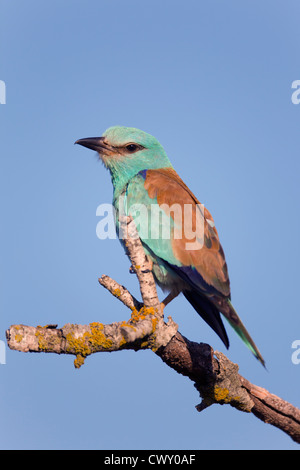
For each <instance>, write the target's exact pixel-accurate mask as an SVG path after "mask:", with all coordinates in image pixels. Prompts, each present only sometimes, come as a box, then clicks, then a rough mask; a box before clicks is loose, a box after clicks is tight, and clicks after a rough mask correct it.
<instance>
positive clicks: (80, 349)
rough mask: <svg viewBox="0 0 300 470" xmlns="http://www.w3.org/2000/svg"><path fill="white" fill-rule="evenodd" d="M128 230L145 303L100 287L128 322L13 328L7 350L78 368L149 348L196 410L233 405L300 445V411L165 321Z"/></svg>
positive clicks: (105, 282)
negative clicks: (95, 358) (67, 358)
mask: <svg viewBox="0 0 300 470" xmlns="http://www.w3.org/2000/svg"><path fill="white" fill-rule="evenodd" d="M123 223H124V224H126V225H125V229H126V230H127V239H126V248H127V252H128V256H129V258H130V261H131V263H132V266H133V269H134V271H135V273H136V275H137V277H138V280H139V284H140V290H141V295H142V299H143V303H141V302H139V301H138V300H137V299H135V298H134V297H133V296H132V295H131V293H130V292H129V291H128V290H127V289H126V288H125V287H124V286H122V285H120V284H118V283H117V282H116V281H115V280H113V279H111V278H110V277H109V276H105V275H103V276H102V277H101V278H100V279H99V283H100V285H102V286H103V287H105V288H106V289H107V290H108V291H109V292H110V293H111V294H112V295H114V296H115V297H117V298H118V299H119V300H120V301H121V302H122V303H123V304H124V305H125V306H126V307H128V308H129V309H130V310H131V317H130V319H129V320H127V321H122V322H117V323H112V324H110V325H104V324H102V323H98V322H95V323H90V324H89V325H73V324H67V325H65V326H63V327H62V328H57V325H46V326H44V327H41V326H38V327H36V328H35V327H32V326H25V325H13V326H11V328H10V329H9V330H7V332H6V336H7V342H8V346H9V347H10V348H11V349H14V350H18V351H22V352H48V353H56V354H72V355H75V356H76V358H75V361H74V365H75V367H77V368H79V367H80V366H81V365H82V364H83V363H84V360H85V358H86V357H87V356H89V355H90V354H94V353H96V352H104V351H106V352H112V351H120V350H122V349H133V350H140V349H151V350H152V351H154V352H155V353H156V354H157V355H158V356H159V357H160V358H161V359H162V360H163V361H164V362H165V363H166V364H167V365H168V366H169V367H171V368H173V369H174V370H176V371H177V372H178V373H180V374H182V375H184V376H187V377H189V378H190V379H191V380H192V381H193V382H194V384H195V387H196V389H197V390H198V391H199V393H200V396H201V398H202V402H201V403H200V404H199V405H198V406H197V407H196V408H197V410H198V411H202V410H203V409H204V408H207V407H208V406H210V405H212V404H221V405H223V404H229V405H231V406H233V407H234V408H236V409H238V410H240V411H244V412H249V413H250V412H251V413H253V415H255V416H256V417H257V418H259V419H260V420H262V421H264V422H266V423H269V424H272V425H273V426H276V427H277V428H279V429H281V430H282V431H284V432H285V433H287V434H288V435H289V436H290V437H291V438H292V439H293V440H294V441H295V442H298V443H300V410H299V409H297V408H295V407H294V406H293V405H291V404H290V403H288V402H286V401H284V400H282V399H281V398H279V397H277V396H276V395H273V394H271V393H270V392H268V391H267V390H265V389H263V388H261V387H258V386H256V385H253V384H251V383H250V382H249V381H248V380H246V379H245V378H244V377H242V376H240V375H239V373H238V365H237V364H234V363H233V362H231V361H230V360H229V359H228V358H227V357H226V356H225V355H224V354H222V353H220V352H218V351H214V350H213V349H212V348H211V346H209V345H208V344H204V343H200V344H199V343H195V342H192V341H189V340H188V339H187V338H185V337H184V336H182V335H181V334H180V333H179V332H178V331H177V325H176V324H175V323H174V322H173V320H172V318H171V317H169V318H168V322H167V323H165V322H164V320H163V312H162V309H161V307H160V302H159V299H158V296H157V291H156V286H155V282H154V278H153V274H152V272H151V266H150V264H149V261H148V260H147V258H146V256H145V252H144V249H143V246H142V243H141V241H140V239H139V238H138V236H137V232H136V229H135V226H134V224H133V222H132V220H131V219H129V218H126V219H125V220H124V221H123Z"/></svg>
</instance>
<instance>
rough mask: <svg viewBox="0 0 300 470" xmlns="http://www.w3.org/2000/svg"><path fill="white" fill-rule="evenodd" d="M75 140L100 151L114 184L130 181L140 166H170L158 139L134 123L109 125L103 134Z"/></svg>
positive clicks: (152, 167)
mask: <svg viewBox="0 0 300 470" xmlns="http://www.w3.org/2000/svg"><path fill="white" fill-rule="evenodd" d="M75 144H79V145H83V146H84V147H87V148H89V149H92V150H96V151H97V152H98V154H99V156H100V158H101V160H102V161H103V163H104V165H105V166H106V167H107V168H108V169H109V171H110V173H111V175H112V180H113V183H114V184H115V183H117V182H119V181H122V182H125V183H126V182H128V181H129V179H130V178H132V177H133V176H134V175H136V174H137V173H138V172H139V171H141V170H145V169H158V168H164V167H170V166H171V163H170V160H169V159H168V157H167V155H166V153H165V151H164V149H163V147H162V146H161V145H160V143H159V142H158V141H157V139H155V137H153V136H152V135H150V134H147V133H146V132H143V131H141V130H139V129H135V128H134V127H121V126H115V127H110V128H109V129H107V130H106V131H105V132H104V134H103V135H102V137H87V138H85V139H79V140H77V141H76V142H75Z"/></svg>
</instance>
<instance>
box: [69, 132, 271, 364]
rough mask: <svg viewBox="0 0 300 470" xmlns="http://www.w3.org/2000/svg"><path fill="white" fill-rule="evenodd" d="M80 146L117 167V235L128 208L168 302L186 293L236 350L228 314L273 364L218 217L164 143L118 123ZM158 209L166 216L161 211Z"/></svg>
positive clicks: (113, 168)
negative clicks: (237, 290)
mask: <svg viewBox="0 0 300 470" xmlns="http://www.w3.org/2000/svg"><path fill="white" fill-rule="evenodd" d="M75 144H78V145H81V146H83V147H86V148H88V149H91V150H95V151H96V152H97V153H98V155H99V158H100V160H101V161H102V162H103V163H104V166H105V167H106V168H107V169H108V170H109V172H110V176H111V180H112V185H113V206H114V209H115V211H116V212H115V213H116V218H115V223H116V231H117V234H119V233H120V215H121V211H123V212H122V213H123V215H124V214H125V215H130V216H131V217H132V218H133V220H134V221H135V225H136V228H137V231H138V234H139V237H140V239H141V242H142V245H143V248H144V251H145V254H146V256H147V259H148V260H149V263H150V265H151V269H152V273H153V276H154V279H155V282H156V284H157V285H158V286H159V287H160V288H161V289H162V290H163V291H165V292H167V293H168V295H167V296H166V298H165V299H164V301H163V302H162V307H163V308H165V307H166V305H167V304H168V303H170V302H171V301H172V300H173V299H174V298H175V297H177V295H179V294H180V293H182V294H183V295H184V297H185V298H186V299H187V301H188V302H189V303H190V304H191V305H192V307H193V308H194V309H195V310H196V312H197V313H198V314H199V315H200V316H201V317H202V319H203V320H204V321H205V322H206V323H207V324H208V325H209V326H210V327H211V328H212V329H213V330H214V331H215V333H216V334H217V335H218V336H219V338H220V339H221V340H222V342H223V343H224V345H225V347H226V348H227V349H228V348H229V339H228V335H227V332H226V329H225V326H224V323H223V320H222V317H224V318H225V319H226V320H227V321H228V322H229V324H230V325H231V327H233V329H234V330H235V331H236V333H237V334H238V335H239V336H240V338H241V339H242V341H243V342H244V343H245V344H246V346H247V347H248V348H249V349H250V351H251V352H252V354H253V355H254V356H255V357H256V359H258V361H259V362H260V363H261V364H262V365H263V366H264V367H265V361H264V359H263V357H262V355H261V353H260V352H259V350H258V348H257V347H256V345H255V343H254V341H253V340H252V338H251V336H250V334H249V333H248V331H247V329H246V328H245V326H244V324H243V323H242V321H241V319H240V318H239V316H238V314H237V312H236V310H235V309H234V307H233V304H232V302H231V289H230V280H229V274H228V267H227V262H226V259H225V254H224V251H223V248H222V245H221V243H220V240H219V235H218V232H217V229H216V227H215V223H214V219H213V217H212V215H211V214H210V212H209V211H208V210H207V208H206V207H204V205H203V204H201V203H200V202H199V200H198V199H197V198H196V196H195V195H194V194H193V192H192V191H191V190H190V189H189V188H188V186H187V185H186V184H185V183H184V182H183V180H182V179H181V178H180V176H179V175H178V174H177V172H176V171H175V169H174V167H173V165H172V163H171V161H170V160H169V158H168V156H167V154H166V152H165V150H164V148H163V146H162V145H161V144H160V143H159V141H158V140H157V139H156V138H155V137H154V136H152V135H151V134H148V133H147V132H144V131H142V130H140V129H137V128H134V127H126V126H113V127H109V128H108V129H107V130H106V131H105V132H104V133H103V134H102V136H101V137H87V138H82V139H78V140H76V142H75ZM120 201H122V203H121V204H122V205H121V207H122V209H120ZM136 207H139V208H140V211H139V212H138V211H136V210H134V208H136ZM141 208H145V210H144V211H142V210H141ZM155 208H158V213H159V217H155V216H154V215H155V211H154V209H155ZM187 208H189V210H186V209H187ZM151 217H152V219H153V220H151ZM146 219H147V220H146ZM149 219H150V223H149ZM146 222H147V223H146ZM151 222H152V223H151ZM145 227H146V228H145ZM149 227H150V228H149ZM166 227H167V228H169V236H166V232H168V231H166V230H165V229H166ZM186 227H189V230H185V229H186ZM164 230H165V232H164ZM186 231H187V232H189V233H186ZM152 232H154V233H152ZM163 232H164V233H163ZM120 241H121V243H122V244H123V245H124V240H120Z"/></svg>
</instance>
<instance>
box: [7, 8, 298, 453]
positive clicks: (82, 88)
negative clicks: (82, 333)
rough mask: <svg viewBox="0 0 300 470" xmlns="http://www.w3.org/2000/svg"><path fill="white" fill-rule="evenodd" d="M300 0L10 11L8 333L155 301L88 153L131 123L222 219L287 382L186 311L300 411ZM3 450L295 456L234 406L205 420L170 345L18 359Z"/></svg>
mask: <svg viewBox="0 0 300 470" xmlns="http://www.w3.org/2000/svg"><path fill="white" fill-rule="evenodd" d="M299 10H300V8H299V2H297V1H291V0H287V1H285V2H272V1H266V0H264V1H257V0H254V1H252V2H240V1H232V0H228V1H227V2H223V1H221V0H216V1H213V2H212V1H202V0H201V1H199V0H197V1H192V0H187V1H185V2H183V1H176V0H172V1H171V0H164V1H163V2H162V1H158V0H151V2H150V1H148V0H146V1H142V2H141V1H137V0H128V1H126V2H123V1H121V0H105V1H104V0H102V1H96V0H85V1H84V2H83V1H82V0H81V1H79V0H72V1H71V0H60V1H58V0H53V1H51V2H39V1H37V0H27V1H26V2H24V1H21V0H10V1H8V0H2V1H1V4H0V23H1V28H0V30H1V32H0V38H1V39H0V57H1V65H0V80H4V81H5V84H6V104H5V105H0V122H1V124H0V133H1V143H0V148H1V153H0V155H1V172H0V188H1V199H0V204H1V220H2V224H1V231H0V240H1V247H2V250H1V255H0V256H1V263H0V265H1V268H0V284H1V296H0V308H1V315H0V340H2V341H4V339H5V330H6V329H7V328H8V327H9V326H10V325H11V324H18V323H23V324H27V325H45V324H47V323H58V325H59V326H62V325H64V324H65V323H68V322H71V323H80V324H86V323H90V322H92V321H101V322H103V323H111V322H113V321H121V320H123V319H127V318H128V314H129V312H128V311H127V310H126V308H125V307H123V306H122V305H121V304H120V303H119V302H117V301H116V300H115V299H114V298H113V297H112V296H110V295H109V294H108V293H107V292H106V291H105V290H104V289H102V288H101V287H100V286H99V285H98V282H97V279H98V277H99V276H100V275H101V274H104V273H105V274H108V275H110V276H111V277H113V278H115V279H116V280H117V281H119V282H120V283H121V284H124V285H126V286H127V287H128V288H129V289H131V290H132V292H133V293H135V294H136V295H138V285H137V281H136V279H135V277H134V276H131V275H130V274H129V273H128V268H129V262H128V260H127V258H126V257H125V255H124V253H123V251H122V248H121V246H120V244H119V242H118V241H117V240H99V239H98V238H97V237H96V225H97V222H98V221H99V217H96V209H97V207H98V205H99V204H101V203H109V202H110V201H111V197H112V187H111V182H110V178H109V174H108V173H107V172H106V171H105V169H104V167H103V165H101V164H99V162H98V161H97V159H96V158H95V157H94V155H93V153H92V152H89V151H87V150H86V149H83V148H81V147H79V146H74V145H73V143H74V141H75V140H77V139H78V138H82V137H87V136H94V135H101V134H102V133H103V132H104V130H105V129H106V128H108V127H110V126H112V125H125V126H133V127H138V128H140V129H143V130H144V131H146V132H149V133H151V134H153V135H155V136H156V137H157V138H158V140H159V141H160V142H161V144H162V145H163V146H164V147H165V149H166V151H167V154H168V156H169V158H170V159H171V161H172V163H173V165H174V167H175V169H176V170H177V172H178V173H179V174H180V176H181V177H182V178H183V180H184V181H185V182H186V183H187V184H188V186H189V187H190V188H191V190H192V191H193V192H194V193H195V194H196V195H197V197H198V198H199V200H200V201H201V202H202V203H203V204H205V206H206V207H207V208H208V209H209V210H210V212H211V213H212V215H213V217H214V219H215V223H216V226H217V229H218V232H219V235H220V238H221V242H222V245H223V248H224V250H225V254H226V258H227V263H228V267H229V273H230V279H231V290H232V301H233V304H234V305H235V308H236V310H237V311H238V312H239V314H240V316H241V318H242V320H243V321H244V323H245V324H246V326H247V328H248V329H249V331H250V333H251V335H252V336H253V338H254V340H255V342H256V344H257V345H258V347H259V349H260V350H261V352H262V354H263V356H264V358H265V360H266V363H267V368H268V372H266V371H265V370H264V369H263V368H262V367H261V365H260V364H259V363H258V362H257V361H256V360H255V359H254V358H253V357H252V355H251V354H250V353H249V351H248V350H247V348H245V346H244V345H243V343H242V342H241V341H240V339H239V338H238V337H237V335H236V334H235V333H234V331H233V330H231V329H230V328H229V327H228V328H227V331H228V334H229V338H230V341H231V347H230V349H229V351H228V352H226V350H225V348H224V347H223V345H222V343H221V341H220V340H219V338H218V337H217V336H216V335H215V334H214V333H213V332H212V331H211V330H210V329H209V327H208V326H207V325H206V324H204V322H203V321H202V320H201V318H200V317H199V316H198V315H197V314H196V312H195V311H193V309H192V307H191V306H189V305H188V304H187V302H186V301H185V299H184V298H179V299H176V300H175V301H174V302H173V303H172V304H171V305H170V306H169V307H168V308H167V314H168V315H172V317H173V319H174V320H175V321H176V322H177V323H178V324H179V330H180V332H181V333H182V334H184V335H185V336H187V337H188V338H189V339H191V340H194V341H203V342H207V343H209V344H211V345H212V346H213V347H214V348H215V349H217V350H220V351H222V352H225V353H226V354H227V355H228V357H229V358H230V359H231V360H233V361H234V362H237V363H238V364H239V365H240V373H241V374H242V375H244V376H245V377H246V378H248V379H249V380H250V381H252V382H254V383H255V384H257V385H260V386H262V387H264V388H267V389H268V390H270V391H271V392H272V393H275V394H277V395H279V396H281V397H282V398H284V399H286V400H288V401H290V402H291V403H293V404H294V405H296V406H299V405H300V402H299V376H300V364H299V365H295V364H293V362H292V360H291V356H292V353H293V349H292V343H293V341H295V340H300V320H299V306H298V301H297V297H298V291H299V261H300V259H299V255H300V253H299V243H298V239H299V231H300V222H299V218H298V214H299V169H300V168H299V166H300V165H299V131H300V105H295V104H293V103H292V101H291V96H292V92H293V90H292V88H291V85H292V82H293V81H294V80H299V79H300V58H299V47H298V46H299V41H300V29H299V13H300V11H299ZM0 376H1V380H0V407H1V413H0V414H1V423H2V426H1V430H0V447H1V448H3V449H109V450H110V449H295V448H297V446H296V444H294V443H293V442H292V440H291V439H290V438H289V437H287V436H286V435H285V434H283V433H282V432H281V431H279V430H277V429H275V428H272V427H271V426H268V425H266V424H264V423H262V422H261V421H259V420H257V419H256V418H255V417H253V416H251V415H248V414H243V413H241V412H238V411H236V410H234V409H232V408H231V407H229V406H223V407H221V406H214V407H211V408H209V409H206V410H205V411H204V412H202V413H201V414H199V413H198V412H197V411H196V410H195V405H197V404H198V403H199V397H198V395H197V392H196V390H195V388H194V387H193V384H192V383H191V382H190V381H189V380H188V379H186V378H184V377H181V376H180V375H178V374H177V373H176V372H174V371H172V370H171V369H169V368H168V367H167V366H166V365H164V364H163V363H162V362H161V360H160V359H159V358H157V357H156V356H155V355H154V354H153V353H151V352H150V351H146V352H137V353H134V352H122V353H112V354H97V355H93V356H91V357H89V358H88V359H87V360H86V363H85V365H84V366H83V367H82V368H81V369H80V370H75V369H74V367H73V358H72V357H68V356H56V355H43V354H36V355H33V354H21V353H18V352H15V351H9V350H8V349H7V348H6V364H5V365H4V364H2V365H1V364H0Z"/></svg>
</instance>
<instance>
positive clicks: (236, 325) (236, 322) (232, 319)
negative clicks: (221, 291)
mask: <svg viewBox="0 0 300 470" xmlns="http://www.w3.org/2000/svg"><path fill="white" fill-rule="evenodd" d="M220 310H221V312H222V313H223V315H224V316H225V318H226V320H227V321H228V322H229V323H230V325H231V326H232V328H233V329H234V330H235V331H236V333H237V334H238V335H239V337H240V338H241V339H242V340H243V342H244V343H245V344H246V346H247V347H248V348H249V349H250V351H251V352H252V354H254V356H255V357H256V359H258V360H259V362H261V364H262V365H263V366H264V367H266V366H265V361H264V359H263V357H262V355H261V354H260V352H259V350H258V349H257V347H256V345H255V343H254V341H253V339H252V338H251V336H250V335H249V333H248V331H247V330H246V328H245V326H244V325H243V323H242V321H241V319H240V318H239V316H238V314H237V313H236V311H235V309H234V307H233V305H232V303H231V302H230V300H229V299H224V300H222V307H221V308H220Z"/></svg>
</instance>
